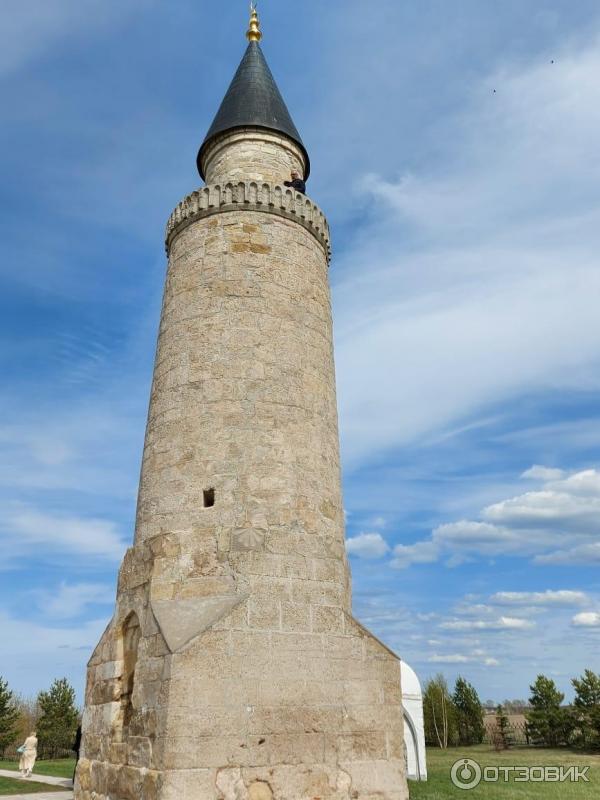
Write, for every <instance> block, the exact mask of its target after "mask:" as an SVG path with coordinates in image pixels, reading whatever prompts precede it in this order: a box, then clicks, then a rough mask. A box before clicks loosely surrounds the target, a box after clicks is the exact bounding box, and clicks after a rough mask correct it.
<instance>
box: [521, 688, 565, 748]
mask: <svg viewBox="0 0 600 800" xmlns="http://www.w3.org/2000/svg"><path fill="white" fill-rule="evenodd" d="M529 688H530V689H531V697H530V699H529V705H530V706H531V711H528V712H527V714H526V715H525V716H526V718H527V735H528V737H529V738H530V739H531V740H532V741H533V743H534V744H544V745H546V746H547V747H557V746H558V745H561V744H566V743H567V742H568V741H569V739H570V737H571V733H572V731H573V723H572V719H571V716H570V714H569V711H568V709H566V708H562V707H561V703H562V702H563V700H564V699H565V696H564V694H563V693H562V692H559V691H558V689H557V687H556V684H555V683H554V681H553V680H552V679H551V678H547V677H546V676H545V675H538V677H537V680H536V682H535V683H534V684H533V686H530V687H529Z"/></svg>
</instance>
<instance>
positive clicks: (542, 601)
mask: <svg viewBox="0 0 600 800" xmlns="http://www.w3.org/2000/svg"><path fill="white" fill-rule="evenodd" d="M588 600H589V598H588V596H587V594H586V593H585V592H578V591H572V590H567V589H562V590H559V591H552V590H550V589H548V590H546V591H545V592H496V594H494V595H492V596H491V597H490V601H491V602H492V603H496V604H498V605H509V606H527V605H530V606H580V605H584V604H585V603H587V602H588Z"/></svg>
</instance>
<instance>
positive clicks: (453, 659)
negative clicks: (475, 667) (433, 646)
mask: <svg viewBox="0 0 600 800" xmlns="http://www.w3.org/2000/svg"><path fill="white" fill-rule="evenodd" d="M427 660H428V661H429V662H430V663H431V664H468V663H469V661H470V660H471V659H470V658H468V656H463V655H461V654H460V653H455V654H452V655H450V654H449V655H445V656H439V655H433V656H431V657H430V658H428V659H427Z"/></svg>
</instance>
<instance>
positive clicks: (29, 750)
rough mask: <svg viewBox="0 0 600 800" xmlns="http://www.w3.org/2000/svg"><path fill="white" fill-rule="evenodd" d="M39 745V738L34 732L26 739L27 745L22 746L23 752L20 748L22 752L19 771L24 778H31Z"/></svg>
mask: <svg viewBox="0 0 600 800" xmlns="http://www.w3.org/2000/svg"><path fill="white" fill-rule="evenodd" d="M37 745H38V740H37V736H36V733H35V731H33V733H30V734H29V736H28V737H27V738H26V739H25V743H24V744H23V746H22V748H23V749H22V750H21V748H19V750H20V752H21V759H20V761H19V769H20V770H21V777H22V778H29V777H30V776H31V773H32V772H33V767H34V765H35V760H36V758H37Z"/></svg>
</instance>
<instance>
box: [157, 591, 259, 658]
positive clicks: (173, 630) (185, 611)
mask: <svg viewBox="0 0 600 800" xmlns="http://www.w3.org/2000/svg"><path fill="white" fill-rule="evenodd" d="M245 599H246V598H245V596H244V595H228V596H224V597H199V598H193V599H176V600H175V599H174V600H153V602H152V611H153V613H154V616H155V617H156V621H157V622H158V624H159V626H160V630H161V633H162V635H163V636H164V638H165V641H166V642H167V644H168V646H169V649H170V650H171V652H176V651H177V650H180V649H181V648H182V647H184V646H185V645H186V644H188V642H190V641H191V640H192V639H194V638H195V637H196V636H199V635H200V634H201V633H202V632H203V631H204V630H206V628H208V627H209V626H210V625H212V624H213V623H214V622H216V621H217V620H218V619H221V618H222V617H224V616H225V615H226V614H227V613H229V611H231V609H233V608H235V606H237V605H238V604H239V603H242V602H243V601H244V600H245Z"/></svg>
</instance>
